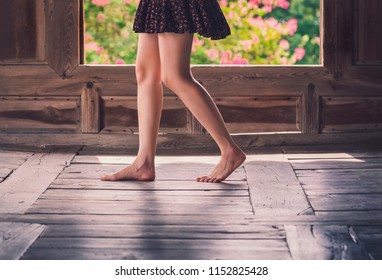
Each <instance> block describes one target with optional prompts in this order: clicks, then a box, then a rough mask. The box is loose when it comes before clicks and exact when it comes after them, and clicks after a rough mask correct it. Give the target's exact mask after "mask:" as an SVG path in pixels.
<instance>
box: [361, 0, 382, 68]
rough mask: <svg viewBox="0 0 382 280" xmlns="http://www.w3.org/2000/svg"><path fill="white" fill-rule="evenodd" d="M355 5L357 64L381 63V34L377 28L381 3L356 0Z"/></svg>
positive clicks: (370, 0)
mask: <svg viewBox="0 0 382 280" xmlns="http://www.w3.org/2000/svg"><path fill="white" fill-rule="evenodd" d="M356 5H357V6H356V7H357V10H356V11H357V15H358V17H357V19H358V22H357V29H356V30H357V36H358V41H357V42H358V49H357V53H356V55H357V56H356V59H357V64H358V65H359V64H361V65H367V64H369V65H370V64H371V65H381V64H382V52H381V49H382V36H381V31H380V29H379V28H378V27H379V26H381V25H382V19H381V16H380V15H381V12H382V3H381V1H378V0H367V1H362V0H358V1H356Z"/></svg>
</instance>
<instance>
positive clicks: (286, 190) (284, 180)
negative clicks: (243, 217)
mask: <svg viewBox="0 0 382 280" xmlns="http://www.w3.org/2000/svg"><path fill="white" fill-rule="evenodd" d="M264 158H267V157H261V156H258V157H255V156H251V157H250V158H248V159H247V161H246V163H245V164H244V168H245V170H246V173H247V181H248V186H249V192H250V197H251V202H252V206H253V210H254V212H255V215H303V214H311V213H312V210H311V207H310V205H309V203H308V200H307V199H306V196H305V194H304V191H303V189H302V187H301V185H300V183H299V182H298V180H297V178H296V176H295V174H294V172H293V169H292V168H291V166H290V164H289V163H288V161H287V160H286V159H285V158H284V157H283V156H282V155H279V156H276V158H274V159H273V161H272V160H269V161H266V160H265V159H264Z"/></svg>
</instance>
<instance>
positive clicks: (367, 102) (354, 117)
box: [322, 96, 382, 132]
mask: <svg viewBox="0 0 382 280" xmlns="http://www.w3.org/2000/svg"><path fill="white" fill-rule="evenodd" d="M381 105H382V98H380V97H368V96H362V97H324V98H322V106H323V109H322V110H323V112H324V119H325V122H324V124H323V132H333V131H334V132H340V131H341V132H345V131H348V132H354V131H367V130H382V109H381V107H382V106H381ZM349 112H354V113H353V114H349Z"/></svg>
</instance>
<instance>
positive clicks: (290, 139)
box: [0, 68, 382, 153]
mask: <svg viewBox="0 0 382 280" xmlns="http://www.w3.org/2000/svg"><path fill="white" fill-rule="evenodd" d="M0 69H1V68H0ZM233 137H234V139H235V141H236V142H237V143H238V145H240V147H243V148H251V149H255V148H257V147H259V146H260V147H263V146H275V145H308V144H310V145H329V144H335V143H343V144H344V145H346V144H348V145H349V144H352V145H355V144H359V145H365V144H369V145H375V144H376V143H377V144H378V143H379V142H380V140H381V137H382V133H381V132H369V133H338V134H330V133H329V134H328V133H324V134H318V135H309V134H300V133H285V134H284V133H280V134H253V135H252V134H244V135H233ZM15 143H19V145H25V146H42V145H89V146H90V145H91V146H98V147H119V148H123V149H126V150H135V151H136V150H137V149H138V135H128V134H112V135H109V134H74V133H67V134H62V133H61V134H59V133H56V134H55V133H46V134H37V133H22V134H20V133H7V134H1V133H0V145H1V146H3V145H12V144H15ZM185 149H188V150H191V149H194V150H195V151H200V150H201V149H216V143H215V142H214V141H213V140H212V139H211V137H210V136H208V135H186V134H178V135H177V134H166V135H159V137H158V151H166V152H167V151H172V153H173V151H174V150H185ZM197 153H198V152H197Z"/></svg>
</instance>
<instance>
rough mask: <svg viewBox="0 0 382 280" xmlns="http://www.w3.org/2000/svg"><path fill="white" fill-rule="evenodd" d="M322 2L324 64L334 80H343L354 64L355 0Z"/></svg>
mask: <svg viewBox="0 0 382 280" xmlns="http://www.w3.org/2000/svg"><path fill="white" fill-rule="evenodd" d="M322 4H323V8H322V9H323V28H324V32H323V36H324V38H323V55H324V58H323V60H324V66H325V67H326V68H327V69H328V70H329V71H330V73H331V74H332V75H333V78H334V80H341V79H342V77H343V75H344V74H345V73H346V71H347V70H348V69H349V68H350V67H351V66H352V65H353V54H354V8H355V7H354V1H349V0H336V1H332V0H324V1H323V2H322Z"/></svg>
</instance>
